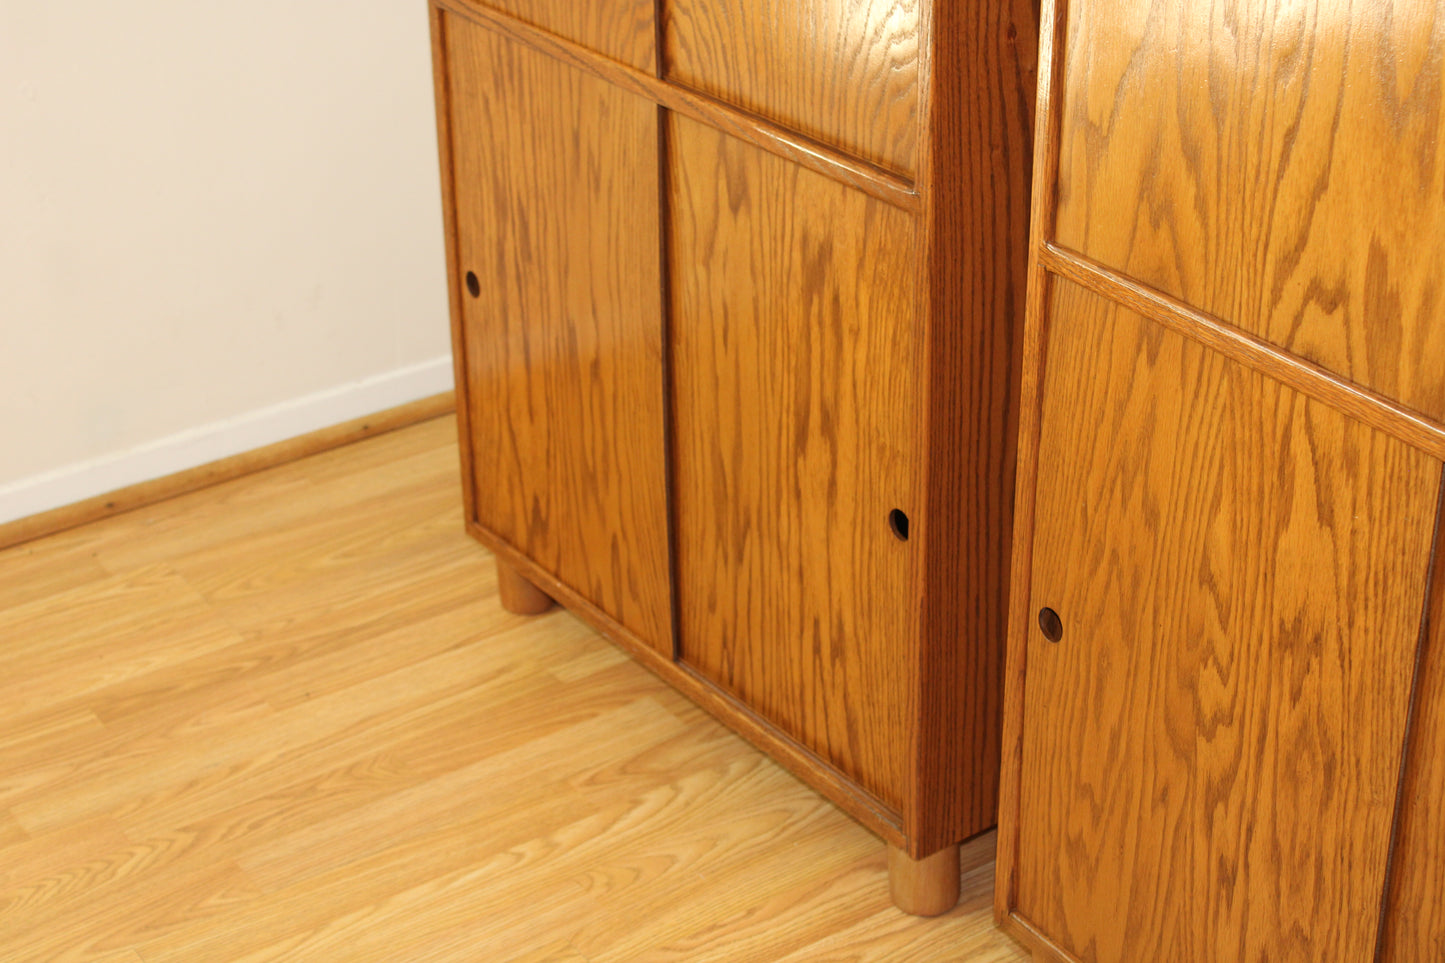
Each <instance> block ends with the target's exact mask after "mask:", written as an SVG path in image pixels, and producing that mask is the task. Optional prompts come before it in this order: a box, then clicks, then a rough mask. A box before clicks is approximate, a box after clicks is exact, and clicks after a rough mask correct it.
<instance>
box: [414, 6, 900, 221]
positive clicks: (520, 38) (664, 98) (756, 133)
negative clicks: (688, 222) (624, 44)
mask: <svg viewBox="0 0 1445 963" xmlns="http://www.w3.org/2000/svg"><path fill="white" fill-rule="evenodd" d="M435 3H436V6H437V7H438V8H440V9H442V10H445V11H447V12H448V13H452V14H455V15H456V16H459V17H463V18H465V19H467V20H470V21H471V22H473V23H475V24H478V25H479V26H482V27H486V28H487V29H489V30H493V31H496V32H497V33H500V34H502V35H503V36H505V37H507V38H509V39H511V40H515V41H517V42H518V43H521V44H525V45H526V46H528V47H531V48H532V49H534V50H537V51H539V52H541V53H545V54H547V55H548V56H549V57H552V58H553V59H555V60H559V61H561V62H563V63H565V64H567V65H569V66H571V67H574V68H576V69H578V70H582V71H585V72H586V73H589V74H591V75H592V76H594V77H597V78H598V79H600V80H605V81H607V82H608V83H610V84H613V85H614V86H616V87H620V88H622V89H623V90H626V91H628V92H630V93H633V94H636V95H638V96H640V97H645V98H647V99H649V100H651V101H653V102H654V103H657V104H659V105H661V106H662V107H665V108H667V109H668V110H671V111H674V112H675V113H678V114H681V115H682V116H684V117H688V118H691V119H692V120H695V121H698V122H699V123H703V124H707V125H708V126H710V127H713V128H715V129H717V130H720V131H722V132H723V133H725V134H728V135H729V136H732V137H736V138H738V139H739V140H743V141H746V142H748V143H749V144H752V145H753V146H754V147H760V148H762V149H763V150H765V151H768V152H769V153H772V154H776V155H777V156H779V157H782V158H784V159H786V160H790V161H792V162H793V163H795V164H798V165H800V166H802V167H806V168H807V169H809V170H812V171H816V172H817V173H819V174H822V175H824V176H825V177H830V178H832V179H833V180H836V181H840V182H842V183H844V184H847V185H848V186H850V187H854V188H857V189H858V190H860V191H863V192H864V193H865V194H868V195H870V196H872V197H876V198H878V199H879V200H881V201H884V202H886V203H889V204H892V205H894V206H895V207H899V208H902V209H903V210H905V211H909V212H912V213H917V212H918V211H920V210H921V209H922V207H923V202H922V199H921V197H920V195H919V193H918V191H917V190H916V188H915V185H914V184H913V182H912V181H909V180H907V179H905V178H902V177H899V176H898V175H896V174H890V173H888V172H887V171H883V170H880V169H879V168H877V167H874V166H873V165H871V164H868V163H866V162H864V161H861V160H858V159H857V158H855V157H850V156H848V155H847V154H844V153H842V152H841V151H838V150H834V149H833V148H831V147H826V146H824V145H822V144H819V143H817V142H815V141H812V140H809V139H808V138H806V137H803V136H801V135H799V134H796V133H794V132H793V131H790V130H787V129H786V128H783V127H779V126H778V125H776V124H772V123H769V122H768V121H765V120H763V119H761V118H759V117H755V116H754V115H752V114H749V113H747V112H746V111H743V110H738V109H737V108H735V107H730V106H728V105H726V104H724V103H722V102H721V101H719V100H716V99H714V98H712V97H709V96H707V95H705V94H700V93H697V92H696V91H693V90H689V89H687V88H686V87H682V86H679V85H678V84H675V83H672V82H669V81H666V80H662V79H660V78H658V77H654V76H653V75H651V74H648V73H644V72H643V71H641V70H638V69H637V68H635V67H631V66H628V65H627V64H624V63H621V62H620V61H616V60H612V59H611V58H609V57H606V56H603V55H602V54H600V53H597V52H596V51H593V50H589V49H588V48H587V47H584V46H582V45H581V44H577V43H573V42H572V41H570V40H566V39H564V38H562V37H559V36H557V35H556V34H554V33H549V32H548V31H546V30H543V29H542V28H541V27H534V26H532V25H531V24H529V23H525V22H523V21H521V20H518V19H517V18H516V17H513V16H510V15H509V14H506V13H502V12H500V11H497V10H492V9H490V8H488V7H482V6H478V5H476V4H473V3H468V2H466V0H435Z"/></svg>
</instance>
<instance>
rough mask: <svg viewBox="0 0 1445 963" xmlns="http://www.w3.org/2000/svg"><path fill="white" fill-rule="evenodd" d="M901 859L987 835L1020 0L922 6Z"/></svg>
mask: <svg viewBox="0 0 1445 963" xmlns="http://www.w3.org/2000/svg"><path fill="white" fill-rule="evenodd" d="M932 16H933V21H932V31H933V34H934V36H935V37H936V38H937V39H936V41H935V46H934V49H933V51H932V61H931V69H930V70H929V72H928V74H929V77H930V81H931V88H930V91H931V93H930V97H929V98H928V102H929V104H930V107H929V110H928V118H929V130H928V136H927V139H926V141H925V143H926V156H925V170H924V176H923V178H922V182H923V183H924V184H925V185H926V186H927V198H928V200H927V206H926V209H925V214H924V232H923V233H922V236H921V237H920V243H921V245H922V246H923V252H924V253H923V256H922V258H921V260H922V263H923V264H924V265H926V267H925V268H924V269H923V270H922V271H921V272H920V275H921V276H920V281H921V282H922V287H923V290H924V294H923V303H924V304H925V305H926V310H927V312H928V318H929V320H928V322H927V326H926V330H927V338H926V344H927V349H926V353H927V359H926V361H925V362H924V370H925V371H926V382H925V383H926V388H924V390H923V394H924V397H925V398H926V399H927V400H926V406H927V407H926V418H927V425H926V427H925V429H924V430H925V438H926V439H927V441H926V443H925V445H924V446H923V452H922V456H923V458H924V461H925V466H926V467H925V469H924V477H925V478H926V485H927V489H926V495H925V505H926V508H925V510H924V511H923V512H922V514H921V515H920V516H919V519H918V522H917V536H916V537H917V538H918V539H919V541H920V543H921V544H920V546H919V547H920V549H921V551H922V553H923V558H924V560H925V561H924V563H923V567H922V571H923V578H924V591H923V604H922V606H921V608H920V622H919V626H920V628H919V632H920V640H921V641H920V653H921V656H920V657H921V660H922V662H921V669H920V672H919V682H920V686H921V691H920V694H919V704H920V716H919V720H918V723H917V726H916V736H915V741H914V763H913V767H914V771H915V772H916V773H917V776H916V780H917V781H916V785H915V788H914V790H913V791H912V799H911V805H912V807H913V808H912V811H911V812H910V815H909V826H910V836H911V841H912V845H913V847H914V849H913V854H914V855H915V856H919V855H923V854H926V853H929V852H932V851H933V850H934V849H936V848H938V847H939V846H943V845H947V844H949V843H952V842H956V841H957V840H959V839H965V838H967V837H969V836H971V835H973V834H975V833H977V832H980V831H982V830H983V829H985V828H987V827H989V826H991V825H993V823H994V820H995V806H996V800H997V796H998V782H997V780H998V771H999V755H998V753H999V732H1000V705H1001V697H1002V686H1003V649H1004V638H1005V617H1006V598H1007V589H1008V559H1009V546H1010V544H1011V538H1010V536H1011V510H1012V506H1013V483H1014V479H1013V462H1014V454H1013V453H1014V441H1015V434H1016V418H1017V396H1018V376H1017V371H1018V364H1019V359H1020V356H1019V345H1020V342H1021V336H1022V331H1023V314H1024V307H1025V304H1026V297H1025V295H1026V278H1027V276H1028V275H1027V266H1028V226H1029V186H1030V178H1029V173H1030V161H1031V153H1032V149H1033V142H1032V125H1033V110H1032V106H1033V100H1034V91H1035V90H1036V89H1037V86H1038V83H1037V77H1036V75H1035V70H1036V66H1035V61H1036V58H1037V49H1038V26H1037V22H1036V20H1037V17H1036V15H1035V10H1034V5H1033V3H1032V0H1011V2H1008V3H996V2H958V3H949V4H941V5H939V6H937V7H935V8H934V10H933V13H932Z"/></svg>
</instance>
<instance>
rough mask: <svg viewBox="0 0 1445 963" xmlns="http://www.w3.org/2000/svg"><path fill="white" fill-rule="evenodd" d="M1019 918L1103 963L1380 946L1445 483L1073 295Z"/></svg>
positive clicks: (1053, 321) (1083, 295) (1257, 383)
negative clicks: (1053, 638)
mask: <svg viewBox="0 0 1445 963" xmlns="http://www.w3.org/2000/svg"><path fill="white" fill-rule="evenodd" d="M1049 318H1050V321H1049V343H1048V354H1047V359H1048V361H1047V365H1048V366H1047V373H1046V376H1045V380H1044V385H1043V393H1042V397H1043V406H1042V411H1041V421H1040V438H1039V453H1040V460H1039V471H1038V480H1037V501H1036V517H1035V522H1034V530H1033V553H1032V558H1033V572H1032V580H1031V584H1030V585H1029V586H1028V591H1029V592H1030V600H1029V604H1030V610H1031V611H1034V612H1037V611H1038V610H1040V609H1041V608H1043V607H1046V606H1047V607H1049V608H1051V609H1053V610H1054V611H1055V612H1056V613H1057V614H1058V616H1059V617H1060V619H1061V622H1062V627H1063V634H1062V639H1061V640H1060V641H1058V642H1050V641H1049V640H1048V639H1047V638H1046V636H1045V634H1044V631H1043V630H1042V629H1041V628H1040V627H1039V626H1037V625H1031V626H1030V631H1029V635H1028V638H1027V643H1026V649H1025V656H1026V657H1025V666H1026V668H1025V673H1026V674H1025V677H1024V722H1023V755H1022V766H1023V768H1022V778H1021V784H1022V787H1023V789H1022V792H1021V796H1020V798H1021V802H1020V808H1019V817H1018V825H1019V827H1020V828H1019V843H1018V865H1017V874H1016V878H1015V885H1016V891H1017V912H1018V913H1019V915H1020V916H1022V917H1023V918H1025V919H1027V920H1028V921H1029V922H1030V923H1031V924H1032V925H1034V926H1036V927H1037V928H1038V929H1039V931H1041V932H1043V933H1046V934H1049V936H1050V937H1051V938H1052V939H1054V940H1056V941H1057V942H1058V943H1059V944H1060V945H1061V946H1062V947H1063V948H1065V949H1067V950H1069V951H1070V952H1072V953H1074V954H1076V955H1077V956H1078V957H1079V958H1081V959H1084V960H1101V961H1103V960H1107V961H1121V960H1138V961H1154V960H1239V961H1263V960H1270V961H1283V960H1298V961H1318V960H1352V961H1353V960H1363V959H1369V958H1370V957H1371V955H1372V954H1373V952H1374V947H1375V940H1376V936H1377V923H1378V918H1379V913H1380V905H1381V895H1382V891H1383V885H1384V881H1385V866H1386V860H1387V856H1388V851H1389V846H1390V833H1391V824H1392V818H1393V813H1394V807H1395V800H1396V789H1397V783H1398V774H1399V772H1400V763H1401V751H1402V743H1403V739H1404V733H1405V726H1406V722H1407V717H1408V706H1409V700H1410V690H1411V679H1412V676H1413V671H1414V663H1415V655H1416V649H1417V643H1418V636H1419V629H1420V617H1421V612H1422V610H1423V605H1424V599H1425V592H1426V580H1427V569H1428V565H1429V556H1430V550H1431V531H1430V526H1428V525H1422V524H1421V520H1422V519H1428V518H1431V517H1433V513H1434V511H1435V502H1436V497H1437V492H1438V486H1439V479H1440V465H1439V463H1438V462H1435V461H1432V460H1431V459H1429V458H1427V457H1426V456H1424V455H1422V454H1420V453H1419V452H1417V451H1415V450H1414V449H1411V448H1409V447H1407V446H1405V445H1403V444H1401V443H1400V442H1398V441H1396V440H1394V439H1392V438H1390V437H1388V436H1386V435H1383V434H1381V433H1378V432H1375V431H1373V430H1371V429H1369V428H1366V427H1363V426H1361V425H1359V424H1358V423H1355V422H1352V421H1350V420H1348V419H1346V418H1345V417H1343V416H1342V415H1340V414H1339V413H1337V412H1336V411H1334V410H1333V409H1330V408H1327V407H1325V406H1323V405H1320V404H1318V403H1316V402H1313V401H1311V400H1309V399H1307V398H1305V397H1304V396H1302V395H1299V394H1297V393H1295V392H1293V391H1291V390H1289V389H1287V388H1284V387H1281V386H1280V385H1278V384H1277V383H1274V382H1271V381H1269V380H1268V379H1265V378H1263V377H1261V376H1260V375H1258V374H1257V373H1255V372H1253V371H1250V370H1248V369H1246V368H1243V367H1241V366H1239V365H1237V364H1235V363H1233V362H1230V361H1228V360H1226V359H1224V358H1222V357H1221V356H1219V355H1215V354H1212V353H1210V352H1208V351H1206V350H1205V349H1203V348H1202V347H1200V346H1199V345H1197V344H1195V343H1194V342H1190V341H1186V340H1185V339H1183V338H1181V337H1179V336H1178V335H1175V334H1173V333H1172V332H1169V331H1167V330H1166V329H1163V328H1160V327H1158V326H1155V325H1153V324H1152V323H1150V322H1147V321H1145V320H1144V319H1142V318H1140V317H1138V316H1137V315H1134V314H1132V313H1130V312H1129V311H1127V310H1125V309H1122V308H1118V307H1115V306H1112V305H1111V304H1110V303H1109V302H1106V301H1103V300H1101V299H1099V298H1097V297H1096V296H1094V295H1092V294H1089V293H1087V292H1085V291H1083V289H1081V288H1078V287H1075V286H1074V285H1072V284H1070V283H1068V282H1065V281H1062V280H1056V281H1055V282H1054V290H1053V294H1052V299H1051V310H1050V313H1049Z"/></svg>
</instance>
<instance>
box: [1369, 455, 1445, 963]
mask: <svg viewBox="0 0 1445 963" xmlns="http://www.w3.org/2000/svg"><path fill="white" fill-rule="evenodd" d="M1441 495H1442V501H1441V511H1440V514H1439V515H1437V517H1436V522H1435V558H1434V567H1433V572H1432V576H1433V577H1432V579H1431V592H1430V604H1429V610H1428V612H1427V614H1426V621H1425V622H1424V624H1423V626H1422V628H1423V630H1424V631H1423V632H1422V633H1421V643H1422V645H1421V651H1420V666H1419V670H1418V675H1417V677H1416V683H1415V686H1416V691H1415V705H1414V712H1413V717H1412V719H1411V724H1410V739H1409V743H1408V744H1407V745H1408V749H1407V753H1408V755H1407V757H1406V760H1405V773H1404V779H1403V780H1402V785H1401V790H1400V815H1399V821H1398V828H1397V841H1396V848H1395V857H1394V865H1393V867H1392V869H1391V873H1390V891H1389V894H1388V898H1387V899H1386V900H1385V923H1384V929H1385V933H1384V939H1383V941H1382V942H1381V947H1380V949H1381V952H1380V955H1379V957H1378V958H1379V959H1380V960H1381V961H1383V963H1406V961H1409V960H1438V959H1445V899H1442V894H1445V806H1442V805H1441V802H1442V800H1445V479H1442V485H1441Z"/></svg>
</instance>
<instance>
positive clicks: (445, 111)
mask: <svg viewBox="0 0 1445 963" xmlns="http://www.w3.org/2000/svg"><path fill="white" fill-rule="evenodd" d="M427 19H428V20H429V21H430V26H431V69H432V99H433V102H434V104H435V107H436V123H437V164H438V168H439V171H438V174H439V177H438V180H439V183H440V186H441V201H442V233H443V237H444V241H445V244H446V252H447V254H446V259H447V308H448V318H449V322H450V328H451V332H450V333H451V346H452V384H453V389H454V390H455V392H456V409H455V410H456V419H457V431H458V432H459V433H460V438H461V439H463V444H461V446H460V450H461V468H462V505H463V506H464V508H465V512H466V515H467V517H468V518H470V517H471V515H472V506H473V505H475V504H476V503H477V494H476V490H475V488H476V486H475V481H476V466H475V465H474V464H473V462H472V448H471V445H469V444H466V443H465V439H468V438H470V437H471V436H472V426H471V415H470V412H471V401H470V397H471V396H470V394H469V392H468V391H467V342H466V333H465V329H464V328H463V326H462V291H463V289H464V286H465V284H466V277H465V275H466V271H465V270H464V269H463V268H462V266H461V263H460V257H461V253H460V251H459V249H458V242H457V198H456V170H455V167H454V163H455V160H454V158H453V154H452V82H451V79H450V77H449V76H448V67H449V60H448V58H447V30H448V27H449V25H450V23H451V20H452V16H451V15H450V14H448V13H447V12H446V10H445V9H443V8H442V7H441V6H439V5H437V4H435V3H432V4H429V5H428V6H427Z"/></svg>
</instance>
